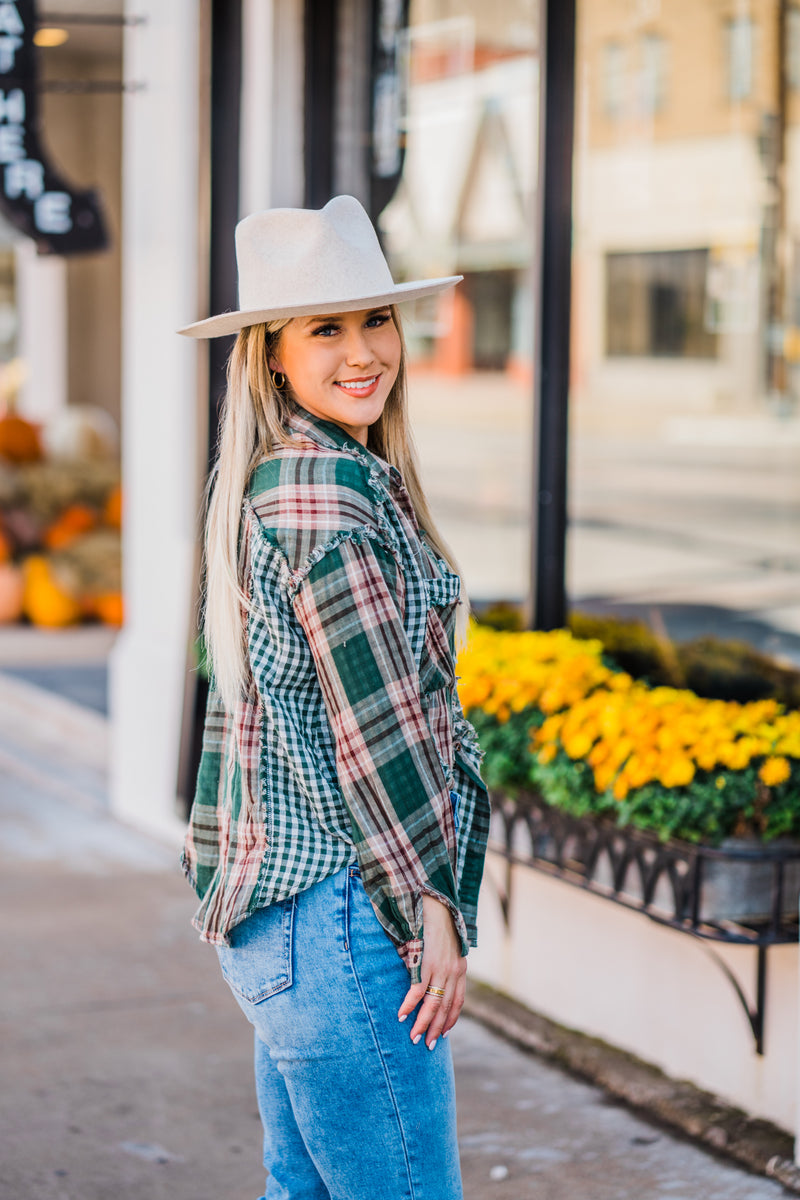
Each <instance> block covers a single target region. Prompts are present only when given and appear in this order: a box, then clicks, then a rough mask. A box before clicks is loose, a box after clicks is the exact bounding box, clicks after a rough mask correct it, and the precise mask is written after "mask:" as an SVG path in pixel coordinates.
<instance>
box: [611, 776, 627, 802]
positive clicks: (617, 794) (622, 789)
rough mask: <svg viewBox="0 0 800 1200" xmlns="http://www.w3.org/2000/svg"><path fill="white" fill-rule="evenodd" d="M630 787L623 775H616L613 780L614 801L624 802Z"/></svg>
mask: <svg viewBox="0 0 800 1200" xmlns="http://www.w3.org/2000/svg"><path fill="white" fill-rule="evenodd" d="M630 786H631V785H630V784H629V783H628V781H627V779H626V778H625V776H624V775H618V776H617V778H616V779H615V780H614V799H615V800H624V799H625V797H626V796H627V794H628V792H629V791H630Z"/></svg>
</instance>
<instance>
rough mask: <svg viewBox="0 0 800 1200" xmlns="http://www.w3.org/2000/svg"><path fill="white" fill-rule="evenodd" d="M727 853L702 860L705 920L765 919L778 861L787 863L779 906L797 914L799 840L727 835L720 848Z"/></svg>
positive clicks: (782, 912) (785, 912) (772, 900)
mask: <svg viewBox="0 0 800 1200" xmlns="http://www.w3.org/2000/svg"><path fill="white" fill-rule="evenodd" d="M718 849H719V850H720V851H723V852H724V854H725V857H724V858H705V859H704V862H703V880H702V903H701V913H700V915H701V918H702V919H703V920H706V921H742V922H745V923H747V922H748V921H754V920H755V921H767V920H769V919H770V916H771V914H772V911H773V906H774V903H775V897H773V887H774V886H775V885H776V882H777V880H776V863H777V862H780V861H782V862H783V870H782V875H783V878H782V881H781V884H782V887H781V892H782V894H781V898H780V905H779V911H780V915H781V916H790V915H796V914H797V911H798V904H800V858H788V859H787V858H786V857H785V856H786V855H787V854H791V853H794V854H800V843H798V842H796V841H792V840H791V839H789V838H778V839H776V840H775V841H774V842H758V841H757V840H755V839H750V838H725V840H724V841H723V842H722V843H721V844H720V846H719V847H718Z"/></svg>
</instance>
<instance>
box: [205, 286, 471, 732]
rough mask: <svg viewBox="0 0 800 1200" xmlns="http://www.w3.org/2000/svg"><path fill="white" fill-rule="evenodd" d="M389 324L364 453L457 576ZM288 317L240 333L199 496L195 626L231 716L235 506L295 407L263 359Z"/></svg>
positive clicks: (238, 598)
mask: <svg viewBox="0 0 800 1200" xmlns="http://www.w3.org/2000/svg"><path fill="white" fill-rule="evenodd" d="M391 313H392V320H393V321H394V324H395V326H396V328H397V331H398V333H399V335H400V345H401V355H400V369H399V371H398V373H397V379H396V380H395V383H394V386H393V387H392V390H391V392H390V393H389V396H388V399H387V401H386V404H385V406H384V409H383V412H382V414H381V416H380V417H379V418H378V420H377V421H376V422H375V423H374V425H371V426H370V428H369V431H368V435H367V449H368V450H371V451H373V453H375V454H377V455H379V456H380V457H381V458H383V459H385V460H386V462H388V463H391V464H392V465H393V466H395V467H397V469H398V470H399V471H400V473H401V475H402V477H403V482H404V484H405V486H406V488H407V490H408V493H409V496H410V497H411V502H412V504H413V506H414V511H415V513H416V516H417V521H418V523H419V526H420V528H421V529H422V530H423V531H424V532H425V534H426V536H427V539H428V542H429V544H430V545H431V547H432V548H433V550H434V552H435V553H436V554H437V555H439V556H440V557H441V558H443V559H444V560H445V562H446V563H447V565H448V567H449V568H450V570H451V571H454V572H455V573H456V574H459V573H460V572H459V570H458V565H457V563H456V560H455V558H454V557H453V554H452V552H451V550H450V548H449V546H448V545H447V543H446V542H445V541H444V539H443V538H442V536H441V534H440V533H439V531H438V530H437V528H436V524H435V522H434V519H433V516H432V514H431V511H430V508H429V506H428V501H427V500H426V498H425V493H424V491H423V488H422V483H421V481H420V473H419V466H418V461H417V452H416V447H415V446H414V440H413V437H412V434H411V430H410V428H409V422H408V408H407V399H406V349H405V342H404V340H403V331H402V327H401V325H400V318H399V314H398V313H397V310H396V309H395V308H394V307H392V309H391ZM288 324H289V318H284V319H282V320H278V321H268V322H266V323H265V324H260V325H249V326H247V327H246V328H245V329H242V330H241V331H240V333H239V336H238V337H237V339H236V342H235V343H234V346H233V349H232V351H231V354H230V358H229V360H228V374H227V378H228V386H227V391H226V394H225V400H224V402H223V408H222V414H221V419H220V433H219V440H218V448H217V458H216V462H215V464H214V468H213V470H212V472H211V474H210V476H209V480H208V483H207V485H206V490H205V504H204V507H205V510H206V514H207V515H206V523H205V561H204V575H205V603H204V606H203V610H202V616H201V627H202V629H203V635H204V640H205V645H206V655H207V661H208V665H209V667H210V669H211V674H212V678H213V681H214V686H215V688H216V690H217V691H218V692H219V694H220V696H221V698H222V701H223V704H224V706H225V708H226V709H227V710H228V711H229V712H232V711H233V710H234V708H235V707H236V705H237V704H238V702H239V701H240V699H241V698H242V697H243V696H244V695H246V693H247V691H248V687H249V665H248V661H247V641H246V622H245V619H244V617H245V614H246V613H248V612H250V611H252V610H253V608H254V605H253V603H252V602H251V600H250V599H249V598H248V596H247V593H246V591H245V588H246V586H247V581H246V580H245V579H243V577H242V576H243V561H244V553H243V552H244V549H245V548H244V547H243V546H240V526H241V513H242V501H243V499H244V495H245V492H246V490H247V485H248V483H249V480H250V476H251V475H252V472H253V470H254V469H255V467H256V465H257V464H258V463H259V462H261V461H263V460H264V458H267V457H269V456H270V455H271V454H272V452H273V446H274V445H275V444H278V445H289V444H290V443H291V437H290V435H289V433H288V430H287V427H286V421H287V418H288V416H289V414H290V412H291V411H292V410H293V408H294V403H293V400H292V397H291V394H290V391H289V387H288V384H287V387H286V388H285V389H282V390H278V389H277V388H276V387H275V385H274V383H273V382H272V375H271V372H270V370H269V356H270V354H272V353H274V352H275V351H276V350H277V347H278V343H279V341H280V333H281V330H282V329H283V328H284V327H285V326H286V325H288ZM462 600H463V601H464V602H463V603H462V604H461V605H459V608H458V610H457V619H456V646H457V649H460V648H461V646H462V645H463V643H464V641H465V639H466V631H467V622H468V619H469V601H468V599H467V598H466V595H465V593H464V590H463V585H462Z"/></svg>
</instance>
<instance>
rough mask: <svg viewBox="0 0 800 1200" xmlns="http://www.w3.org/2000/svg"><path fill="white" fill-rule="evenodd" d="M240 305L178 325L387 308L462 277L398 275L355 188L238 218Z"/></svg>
mask: <svg viewBox="0 0 800 1200" xmlns="http://www.w3.org/2000/svg"><path fill="white" fill-rule="evenodd" d="M236 264H237V269H238V275H239V308H238V310H236V311H235V312H227V313H220V314H219V315H218V316H216V317H208V318H207V319H206V320H205V321H195V322H194V324H193V325H187V326H185V328H183V329H179V330H178V333H184V334H186V336H187V337H194V338H212V337H222V336H223V335H224V334H231V333H238V331H239V330H240V329H244V328H245V326H247V325H258V324H260V323H261V322H262V321H273V320H275V319H277V318H279V317H311V316H317V315H318V314H319V315H320V316H322V315H325V314H328V313H335V312H356V311H358V310H360V309H362V308H364V309H367V308H382V307H384V306H385V305H387V304H400V303H402V302H403V301H404V300H418V299H419V298H420V297H421V296H433V295H435V294H436V293H437V292H443V291H444V290H445V289H446V288H449V287H452V286H453V284H455V283H458V282H459V281H460V280H461V279H463V276H462V275H449V276H447V278H444V279H416V280H413V281H412V282H410V283H395V282H394V280H393V279H392V275H391V272H390V270H389V266H388V263H387V262H386V259H385V258H384V256H383V251H382V250H381V247H380V243H379V241H378V236H377V234H376V233H375V230H374V229H373V227H372V222H371V221H370V219H369V216H368V215H367V213H366V212H365V210H364V209H363V208H362V206H361V205H360V204H359V202H358V200H356V198H355V197H354V196H334V198H333V200H330V201H329V202H328V203H327V204H326V205H325V207H324V208H321V209H309V208H270V209H267V210H266V212H258V213H252V215H251V216H249V217H245V218H244V219H243V220H242V221H240V222H239V224H238V225H237V226H236Z"/></svg>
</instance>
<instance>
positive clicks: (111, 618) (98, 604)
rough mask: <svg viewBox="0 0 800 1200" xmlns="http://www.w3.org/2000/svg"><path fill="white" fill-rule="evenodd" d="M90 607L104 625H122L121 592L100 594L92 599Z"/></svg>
mask: <svg viewBox="0 0 800 1200" xmlns="http://www.w3.org/2000/svg"><path fill="white" fill-rule="evenodd" d="M92 607H93V609H94V612H95V613H96V615H97V616H98V617H99V618H100V620H101V621H102V622H103V624H104V625H117V626H119V625H121V624H122V614H123V608H122V593H121V592H100V593H99V594H98V595H96V596H94V597H93V603H92Z"/></svg>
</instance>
